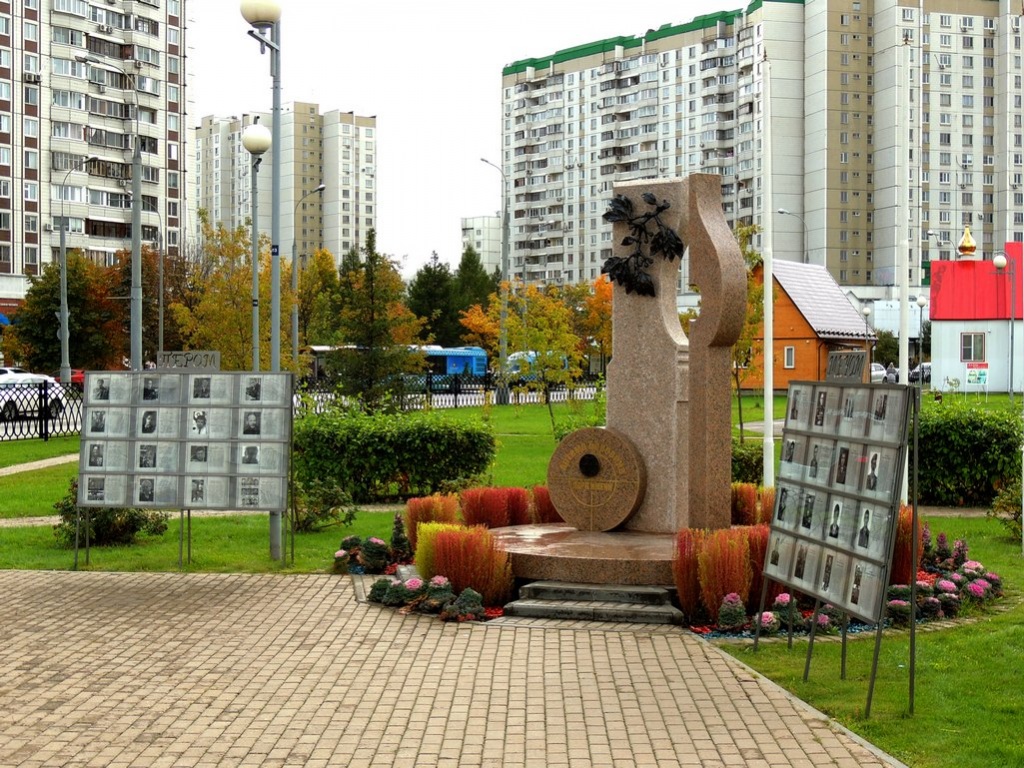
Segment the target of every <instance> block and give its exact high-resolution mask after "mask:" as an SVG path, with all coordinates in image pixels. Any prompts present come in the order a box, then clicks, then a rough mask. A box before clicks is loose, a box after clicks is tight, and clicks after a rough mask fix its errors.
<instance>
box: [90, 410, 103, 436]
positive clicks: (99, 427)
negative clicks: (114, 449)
mask: <svg viewBox="0 0 1024 768" xmlns="http://www.w3.org/2000/svg"><path fill="white" fill-rule="evenodd" d="M106 431H107V412H106V411H92V412H91V413H90V414H89V432H90V434H93V435H101V434H103V433H105V432H106Z"/></svg>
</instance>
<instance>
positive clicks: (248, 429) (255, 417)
mask: <svg viewBox="0 0 1024 768" xmlns="http://www.w3.org/2000/svg"><path fill="white" fill-rule="evenodd" d="M262 419H263V414H261V413H260V412H259V411H244V412H243V413H242V434H243V435H258V434H260V426H261V422H262Z"/></svg>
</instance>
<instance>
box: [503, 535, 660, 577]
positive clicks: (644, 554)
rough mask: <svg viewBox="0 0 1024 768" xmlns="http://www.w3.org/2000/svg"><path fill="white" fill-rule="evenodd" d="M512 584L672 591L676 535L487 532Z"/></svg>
mask: <svg viewBox="0 0 1024 768" xmlns="http://www.w3.org/2000/svg"><path fill="white" fill-rule="evenodd" d="M491 533H492V534H493V536H494V538H495V542H496V544H497V546H498V547H500V548H501V549H503V550H504V551H506V552H508V553H509V556H510V559H511V561H512V574H513V575H514V576H515V577H516V578H517V579H531V580H533V579H547V580H552V581H569V582H581V583H584V584H629V585H633V586H636V585H640V586H661V587H671V586H673V584H674V579H673V577H672V554H673V548H674V542H675V536H674V534H671V533H641V532H638V531H621V530H620V531H613V532H611V531H607V532H606V531H579V530H576V529H575V528H573V527H572V526H570V525H565V524H561V523H555V524H548V525H517V526H512V527H509V528H497V529H494V530H493V531H491Z"/></svg>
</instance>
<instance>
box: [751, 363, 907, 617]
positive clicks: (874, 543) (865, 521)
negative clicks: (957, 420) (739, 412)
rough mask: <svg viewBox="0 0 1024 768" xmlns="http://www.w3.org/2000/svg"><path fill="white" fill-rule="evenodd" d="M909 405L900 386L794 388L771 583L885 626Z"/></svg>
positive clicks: (769, 560) (768, 565) (767, 568)
mask: <svg viewBox="0 0 1024 768" xmlns="http://www.w3.org/2000/svg"><path fill="white" fill-rule="evenodd" d="M910 405H911V403H910V394H909V392H908V391H907V389H906V388H905V387H901V386H898V385H888V384H869V385H866V384H850V385H843V384H837V383H836V382H829V381H826V382H794V383H792V384H791V385H790V387H789V397H788V401H787V407H786V422H785V427H784V429H783V434H782V456H781V459H780V462H779V472H778V481H777V483H776V486H777V488H776V493H775V509H774V513H773V515H772V519H771V535H770V538H769V542H768V554H767V557H766V559H765V565H764V574H765V576H767V577H769V578H771V579H773V580H775V581H777V582H780V583H781V584H783V585H785V586H787V587H790V588H791V589H794V590H797V591H799V592H802V593H804V594H806V595H808V596H810V597H813V598H816V599H819V600H821V601H823V602H828V603H831V604H833V605H835V606H836V607H837V608H839V609H841V610H843V611H846V612H847V613H849V614H850V615H852V616H855V617H856V618H859V619H861V620H863V621H865V622H868V623H874V622H877V621H878V620H879V618H880V615H881V609H882V605H881V599H880V598H881V596H882V595H883V594H884V592H885V584H884V580H885V578H886V576H887V574H888V572H889V565H890V561H891V559H892V550H893V536H894V533H895V528H896V516H897V510H898V509H899V494H900V488H901V484H902V479H903V477H902V472H903V466H904V463H905V456H906V434H907V424H908V419H909V416H910Z"/></svg>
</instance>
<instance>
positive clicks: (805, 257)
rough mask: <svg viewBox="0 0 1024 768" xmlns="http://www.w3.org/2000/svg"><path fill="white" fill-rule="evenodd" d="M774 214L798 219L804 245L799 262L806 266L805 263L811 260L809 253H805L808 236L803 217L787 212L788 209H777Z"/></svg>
mask: <svg viewBox="0 0 1024 768" xmlns="http://www.w3.org/2000/svg"><path fill="white" fill-rule="evenodd" d="M775 212H776V213H779V214H782V215H783V216H792V217H793V218H795V219H799V220H800V224H801V225H802V226H803V228H804V243H803V245H804V253H803V258H802V259H800V260H801V261H802V262H803V263H804V264H807V263H809V262H810V260H811V258H810V254H809V253H807V240H808V236H807V222H806V221H804V217H803V216H801V215H800V214H798V213H793V212H792V211H791V210H789V209H787V208H779V209H778V210H776V211H775Z"/></svg>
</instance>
